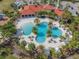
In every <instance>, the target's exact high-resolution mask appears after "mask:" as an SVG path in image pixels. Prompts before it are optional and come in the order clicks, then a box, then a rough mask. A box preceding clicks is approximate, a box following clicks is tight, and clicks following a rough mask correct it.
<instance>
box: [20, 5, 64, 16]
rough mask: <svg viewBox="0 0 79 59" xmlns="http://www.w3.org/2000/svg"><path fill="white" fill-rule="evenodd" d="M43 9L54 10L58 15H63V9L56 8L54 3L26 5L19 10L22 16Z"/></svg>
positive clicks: (33, 13)
mask: <svg viewBox="0 0 79 59" xmlns="http://www.w3.org/2000/svg"><path fill="white" fill-rule="evenodd" d="M42 10H51V11H52V10H53V11H54V12H55V14H57V15H58V16H62V14H63V11H62V10H60V9H59V8H56V7H54V6H52V5H49V4H46V5H25V6H23V7H22V8H21V10H19V13H20V14H21V15H22V16H27V15H35V13H37V12H39V11H42Z"/></svg>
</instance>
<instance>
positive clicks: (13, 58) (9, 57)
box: [5, 55, 17, 59]
mask: <svg viewBox="0 0 79 59" xmlns="http://www.w3.org/2000/svg"><path fill="white" fill-rule="evenodd" d="M5 59H17V58H16V57H14V56H12V55H9V56H7V57H6V58H5Z"/></svg>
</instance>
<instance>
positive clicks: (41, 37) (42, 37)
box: [36, 22, 48, 43]
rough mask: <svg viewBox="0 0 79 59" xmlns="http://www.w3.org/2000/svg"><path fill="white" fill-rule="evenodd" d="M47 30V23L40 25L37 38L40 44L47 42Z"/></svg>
mask: <svg viewBox="0 0 79 59" xmlns="http://www.w3.org/2000/svg"><path fill="white" fill-rule="evenodd" d="M47 29H48V23H47V22H42V23H40V24H39V25H38V27H37V38H36V41H37V42H38V43H43V42H45V39H46V33H47Z"/></svg>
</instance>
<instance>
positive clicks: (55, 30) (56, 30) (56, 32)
mask: <svg viewBox="0 0 79 59" xmlns="http://www.w3.org/2000/svg"><path fill="white" fill-rule="evenodd" d="M61 35H62V31H61V30H60V29H59V28H58V27H53V28H52V36H53V37H54V38H57V37H60V36H61Z"/></svg>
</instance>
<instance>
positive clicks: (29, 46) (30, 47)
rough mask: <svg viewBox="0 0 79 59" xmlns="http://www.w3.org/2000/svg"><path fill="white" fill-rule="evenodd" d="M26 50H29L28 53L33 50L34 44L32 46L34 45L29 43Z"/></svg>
mask: <svg viewBox="0 0 79 59" xmlns="http://www.w3.org/2000/svg"><path fill="white" fill-rule="evenodd" d="M28 48H29V50H30V51H33V50H35V44H34V43H30V44H29V45H28Z"/></svg>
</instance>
